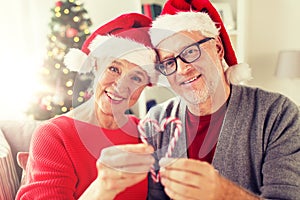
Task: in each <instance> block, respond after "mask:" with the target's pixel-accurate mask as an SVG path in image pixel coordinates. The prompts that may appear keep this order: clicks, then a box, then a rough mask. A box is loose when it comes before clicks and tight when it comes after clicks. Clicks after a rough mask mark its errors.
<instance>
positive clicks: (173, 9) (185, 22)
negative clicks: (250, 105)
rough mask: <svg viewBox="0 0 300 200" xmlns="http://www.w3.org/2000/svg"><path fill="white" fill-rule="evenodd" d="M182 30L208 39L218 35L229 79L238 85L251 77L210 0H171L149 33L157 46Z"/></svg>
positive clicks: (153, 23) (248, 68)
mask: <svg viewBox="0 0 300 200" xmlns="http://www.w3.org/2000/svg"><path fill="white" fill-rule="evenodd" d="M180 31H200V32H201V33H202V34H203V35H204V36H206V37H216V36H219V37H220V39H221V41H222V44H223V48H224V59H225V61H226V64H227V65H228V66H229V67H227V68H226V69H225V70H226V71H225V74H226V77H227V80H228V81H229V82H230V83H232V84H239V83H243V82H245V81H248V80H250V79H251V78H252V76H251V69H250V67H249V65H248V64H246V63H240V64H238V62H237V58H236V55H235V52H234V49H233V47H232V44H231V41H230V37H229V35H228V33H227V31H226V29H225V26H224V24H223V22H222V19H221V17H220V15H219V13H218V11H217V10H216V9H215V8H214V6H213V5H212V4H211V2H210V1H209V0H168V1H167V2H166V3H165V5H164V7H163V9H162V13H161V15H160V16H159V17H157V18H156V19H155V20H154V21H153V22H152V27H151V28H150V31H149V32H150V36H151V41H152V44H153V46H157V45H158V44H159V43H160V42H161V41H162V40H164V39H166V38H168V37H170V36H171V35H173V34H175V33H177V32H180Z"/></svg>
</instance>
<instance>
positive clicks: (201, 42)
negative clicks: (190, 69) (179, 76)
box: [155, 37, 215, 76]
mask: <svg viewBox="0 0 300 200" xmlns="http://www.w3.org/2000/svg"><path fill="white" fill-rule="evenodd" d="M212 39H215V38H213V37H207V38H204V39H202V40H199V41H198V42H195V43H193V44H190V45H188V46H187V47H185V48H184V49H183V50H182V51H181V52H180V53H179V54H178V56H176V57H174V58H169V59H167V60H164V61H163V62H158V63H157V64H156V65H155V69H156V70H157V71H159V72H160V73H161V74H163V75H164V76H170V75H172V74H174V73H175V72H176V71H177V68H178V67H177V58H180V60H182V61H183V62H184V63H192V62H195V61H196V60H198V59H199V58H200V57H201V50H200V44H203V43H205V42H208V41H209V40H212ZM195 45H197V48H198V50H199V56H197V57H196V58H195V59H193V60H192V61H187V60H186V59H184V58H182V57H181V54H182V53H183V52H184V51H186V49H188V48H190V47H191V46H195ZM169 61H174V62H175V68H174V71H172V72H171V73H165V70H161V68H160V66H164V65H163V63H165V62H169Z"/></svg>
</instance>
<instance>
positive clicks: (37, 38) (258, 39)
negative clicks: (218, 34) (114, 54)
mask: <svg viewBox="0 0 300 200" xmlns="http://www.w3.org/2000/svg"><path fill="white" fill-rule="evenodd" d="M0 2H1V5H2V6H1V10H0V19H1V27H0V38H1V47H2V48H1V49H0V69H1V71H0V92H1V96H0V119H21V118H33V119H38V120H43V119H47V118H50V117H53V116H55V115H57V114H61V113H65V112H68V110H70V109H72V108H73V107H75V106H77V105H80V104H81V103H83V102H84V101H86V100H87V99H88V98H89V95H90V94H89V86H88V85H89V82H90V80H91V79H92V77H91V75H89V74H86V75H84V76H80V77H79V79H78V80H76V81H79V82H80V83H82V86H83V87H82V88H78V89H77V90H73V86H74V84H75V79H74V77H76V76H77V75H76V74H74V73H71V72H69V71H68V70H67V69H66V68H65V67H64V66H63V63H62V58H63V56H64V54H65V53H66V52H67V51H68V48H70V47H75V48H80V46H81V44H82V42H83V41H84V40H85V38H86V37H87V36H88V35H89V33H91V32H93V31H94V30H95V29H97V27H99V26H100V25H102V24H104V23H105V22H107V21H108V20H110V19H112V18H114V17H116V16H118V15H120V14H122V13H126V12H139V13H144V14H146V15H150V16H151V17H152V18H155V17H156V15H157V14H158V12H159V9H160V7H159V6H163V4H164V2H165V1H164V0H109V1H107V0H81V1H76V0H60V1H54V0H48V1H39V0H16V1H4V0H0ZM213 3H216V6H217V7H218V9H219V10H220V12H221V13H223V14H224V16H223V17H224V21H226V23H227V28H228V29H229V30H228V31H229V32H230V35H231V39H232V41H233V43H234V46H235V49H236V52H237V54H238V58H239V62H247V63H248V64H249V65H250V67H251V68H252V73H253V77H254V78H253V80H251V81H250V82H248V83H247V84H248V85H250V86H258V87H261V88H264V89H267V90H270V91H275V92H279V93H282V94H284V95H286V96H288V97H289V98H291V99H292V100H293V101H294V102H295V103H296V104H298V105H300V89H299V85H300V72H299V68H300V66H299V63H298V64H297V62H298V61H297V60H299V53H298V52H299V51H300V38H299V36H300V26H299V24H300V12H299V8H300V1H299V0H275V1H274V0H214V1H213ZM291 52H292V53H291ZM295 52H296V53H295ZM280 55H284V56H280ZM286 55H287V56H286ZM281 57H286V58H288V59H286V58H283V61H282V60H281V61H279V58H281ZM284 59H285V60H287V61H284ZM291 60H295V61H291ZM279 63H280V65H277V64H279ZM294 65H295V67H294V68H293V69H289V67H291V66H294ZM277 66H278V67H280V68H281V69H280V70H279V69H278V70H277ZM282 68H283V70H282ZM286 71H291V72H292V73H290V74H286V73H284V72H286ZM275 72H278V73H277V74H276V73H275ZM291 74H292V75H291ZM77 77H78V76H77ZM154 90H155V89H153V88H152V89H151V90H149V91H147V94H145V95H143V96H142V98H141V99H142V103H139V105H137V106H138V107H139V109H138V110H137V111H136V112H137V114H138V115H140V116H142V115H144V114H145V112H146V111H147V110H146V109H148V106H149V105H148V104H147V105H145V106H144V107H145V108H141V107H142V106H143V104H146V103H150V104H151V103H158V102H160V101H162V100H163V99H156V100H157V101H155V99H151V100H150V101H149V102H148V100H149V99H147V98H148V97H149V96H152V97H153V96H155V94H154V93H157V91H159V89H158V90H156V91H154ZM158 93H160V94H161V93H162V92H161V91H159V92H158ZM168 95H169V96H172V93H169V94H167V96H165V97H164V98H168ZM153 100H154V101H153Z"/></svg>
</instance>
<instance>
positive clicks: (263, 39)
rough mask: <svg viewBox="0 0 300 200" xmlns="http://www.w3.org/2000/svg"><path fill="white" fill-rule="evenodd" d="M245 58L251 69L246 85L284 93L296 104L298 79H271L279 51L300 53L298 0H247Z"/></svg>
mask: <svg viewBox="0 0 300 200" xmlns="http://www.w3.org/2000/svg"><path fill="white" fill-rule="evenodd" d="M247 3H248V5H247V11H248V13H249V16H248V20H249V21H248V25H246V32H247V37H246V49H247V50H246V59H247V62H248V63H249V64H250V66H251V67H252V70H253V76H254V79H253V80H252V81H251V82H250V83H249V84H250V85H257V86H261V87H263V88H265V89H268V90H271V91H277V92H280V93H283V94H285V95H286V96H288V97H290V98H291V99H292V100H294V101H295V102H296V103H297V104H298V105H300V77H299V79H294V80H288V79H280V78H277V77H275V76H274V72H275V68H276V62H277V56H278V53H279V51H280V50H289V49H297V50H300V12H299V8H300V1H299V0H247Z"/></svg>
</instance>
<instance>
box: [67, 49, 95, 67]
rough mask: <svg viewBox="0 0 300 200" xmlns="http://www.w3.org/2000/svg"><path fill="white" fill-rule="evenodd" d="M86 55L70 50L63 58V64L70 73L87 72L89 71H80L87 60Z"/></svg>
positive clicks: (76, 50) (78, 50)
mask: <svg viewBox="0 0 300 200" xmlns="http://www.w3.org/2000/svg"><path fill="white" fill-rule="evenodd" d="M87 57H88V56H87V55H86V54H85V53H83V52H82V51H81V50H80V49H75V48H71V49H70V50H69V52H68V53H67V54H66V55H65V57H64V64H65V65H66V67H67V68H68V69H69V70H70V71H75V72H79V71H81V72H83V73H86V72H89V71H90V70H87V71H84V70H81V67H82V66H83V63H84V62H85V60H86V59H87Z"/></svg>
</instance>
